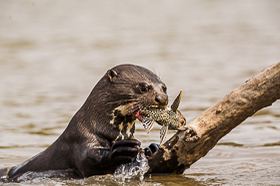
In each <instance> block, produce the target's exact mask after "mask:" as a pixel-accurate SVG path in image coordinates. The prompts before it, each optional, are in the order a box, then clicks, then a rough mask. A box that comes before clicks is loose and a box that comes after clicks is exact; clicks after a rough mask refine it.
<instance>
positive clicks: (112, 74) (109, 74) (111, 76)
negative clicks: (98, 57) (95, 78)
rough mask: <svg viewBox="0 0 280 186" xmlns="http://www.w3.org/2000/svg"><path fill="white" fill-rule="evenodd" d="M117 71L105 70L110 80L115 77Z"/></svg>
mask: <svg viewBox="0 0 280 186" xmlns="http://www.w3.org/2000/svg"><path fill="white" fill-rule="evenodd" d="M117 75H118V73H117V72H116V71H114V70H112V69H111V70H108V71H107V76H108V77H109V80H110V81H113V80H114V79H115V78H116V77H117Z"/></svg>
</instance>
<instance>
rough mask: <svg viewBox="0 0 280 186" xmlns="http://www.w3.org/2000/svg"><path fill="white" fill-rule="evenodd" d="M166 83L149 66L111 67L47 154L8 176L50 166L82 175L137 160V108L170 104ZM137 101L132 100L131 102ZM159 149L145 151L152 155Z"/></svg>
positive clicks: (153, 146)
mask: <svg viewBox="0 0 280 186" xmlns="http://www.w3.org/2000/svg"><path fill="white" fill-rule="evenodd" d="M166 89H167V88H166V85H165V84H164V83H163V82H162V81H161V80H160V78H159V77H158V76H157V75H155V74H154V73H153V72H151V71H150V70H148V69H146V68H144V67H141V66H136V65H131V64H123V65H119V66H116V67H114V68H112V69H110V70H108V71H107V73H106V74H105V75H104V76H103V77H102V78H101V79H100V80H99V82H98V83H97V84H96V86H95V87H94V88H93V90H92V91H91V93H90V95H89V96H88V98H87V99H86V101H85V103H84V104H83V105H82V107H81V108H80V109H79V110H78V111H77V112H76V114H75V115H74V116H73V117H72V119H71V120H70V122H69V124H68V126H67V127H66V129H65V130H64V132H63V133H62V134H61V135H60V136H59V137H58V139H57V140H56V141H55V142H54V143H53V144H51V145H50V146H49V147H48V148H47V149H45V150H44V151H43V152H41V153H39V154H37V155H35V156H34V157H32V158H30V159H28V160H26V161H25V162H23V163H22V164H20V165H18V166H14V167H12V168H11V169H10V170H9V171H7V179H8V180H9V181H16V180H17V178H18V177H19V176H21V175H22V174H24V173H26V172H28V171H32V172H43V171H48V170H68V169H69V170H73V172H75V174H76V175H77V176H79V177H89V176H92V175H101V174H111V173H113V172H114V171H115V169H116V168H117V167H118V166H120V165H121V164H124V163H129V162H131V161H133V160H134V159H135V158H136V156H137V154H138V152H139V151H140V150H141V148H140V145H141V143H140V141H138V140H137V139H135V138H134V136H133V133H134V131H135V120H136V119H137V117H136V115H137V114H138V115H139V111H137V109H135V108H131V110H127V109H124V108H126V107H125V105H127V104H131V103H132V102H133V103H137V104H138V105H141V107H148V106H151V105H152V106H153V107H158V108H161V107H165V106H166V105H167V104H168V96H167V93H166ZM131 105H133V104H131ZM157 149H158V145H157V144H154V143H153V144H151V145H150V146H149V147H148V148H146V149H145V152H146V154H147V156H151V154H153V153H154V152H155V151H156V150H157Z"/></svg>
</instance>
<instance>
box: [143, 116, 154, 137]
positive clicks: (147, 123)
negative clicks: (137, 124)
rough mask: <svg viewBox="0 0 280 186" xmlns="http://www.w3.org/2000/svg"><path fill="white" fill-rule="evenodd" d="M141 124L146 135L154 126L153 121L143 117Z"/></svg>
mask: <svg viewBox="0 0 280 186" xmlns="http://www.w3.org/2000/svg"><path fill="white" fill-rule="evenodd" d="M142 123H143V126H144V129H145V130H147V133H149V132H150V131H151V130H152V128H153V127H154V125H155V121H154V120H153V119H151V118H148V117H145V118H144V119H143V122H142Z"/></svg>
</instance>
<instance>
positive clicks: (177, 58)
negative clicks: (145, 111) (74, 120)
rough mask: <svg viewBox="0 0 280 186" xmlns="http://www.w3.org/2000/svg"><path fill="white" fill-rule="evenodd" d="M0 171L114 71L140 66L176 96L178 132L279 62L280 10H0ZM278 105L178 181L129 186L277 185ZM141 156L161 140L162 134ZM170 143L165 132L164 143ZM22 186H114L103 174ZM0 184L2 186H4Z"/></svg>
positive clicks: (129, 4) (225, 6) (269, 3)
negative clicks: (123, 65)
mask: <svg viewBox="0 0 280 186" xmlns="http://www.w3.org/2000/svg"><path fill="white" fill-rule="evenodd" d="M0 10H1V11H0V110H1V112H0V167H8V166H13V165H16V164H19V163H21V162H23V161H24V160H26V159H28V158H29V157H31V156H33V155H35V154H37V153H38V152H40V151H42V150H44V149H45V148H46V147H47V146H48V145H50V144H51V143H52V142H53V141H54V140H55V139H56V138H57V137H58V136H59V135H60V134H61V133H62V131H63V130H64V129H65V127H66V125H67V123H68V122H69V120H70V119H71V117H72V116H73V115H74V113H75V112H76V111H77V110H78V109H79V107H80V106H81V105H82V104H83V102H84V101H85V99H86V97H87V96H88V94H89V93H90V91H91V89H92V88H93V86H94V85H95V84H96V82H97V81H98V80H99V79H100V78H101V77H102V76H103V74H104V73H105V72H106V71H107V70H108V69H109V68H111V67H113V66H115V65H117V64H121V63H134V64H138V65H141V66H145V67H147V68H149V69H151V70H152V71H154V72H155V73H156V74H158V75H159V76H160V77H161V79H162V80H163V81H164V82H165V83H166V85H167V87H168V94H169V100H174V98H175V97H176V96H177V94H178V92H179V91H180V90H182V91H183V95H182V100H181V103H180V108H179V109H180V110H181V111H182V112H183V114H184V115H185V116H186V119H187V121H190V120H191V119H193V118H195V117H196V116H198V115H199V114H201V113H202V112H203V111H204V110H205V109H207V108H208V107H209V106H211V105H213V104H215V103H216V102H217V101H219V100H221V99H222V98H223V97H224V96H225V95H226V94H228V93H229V92H230V91H232V90H233V89H235V88H236V87H238V86H240V85H242V84H243V83H244V82H245V81H246V80H247V79H249V78H251V77H252V76H254V75H256V74H258V73H259V72H261V71H262V70H263V69H264V68H267V67H268V66H270V65H271V64H273V63H275V62H278V61H279V59H280V53H279V51H280V34H279V30H280V22H279V20H280V11H279V10H280V2H279V1H277V0H242V1H241V0H237V1H228V0H215V1H203V0H199V1H183V0H178V1H167V0H166V1H165V0H163V1H158V0H155V1H146V0H144V1H128V0H121V1H118V2H117V1H83V2H80V1H72V0H70V1H69V0H67V1H66V0H62V1H59V2H57V1H53V0H48V1H46V0H43V1H31V0H22V1H14V0H10V1H5V0H0ZM279 123H280V104H279V101H277V102H275V103H274V104H273V105H272V106H271V107H269V108H266V109H263V110H262V111H260V112H258V113H257V114H256V115H254V116H253V117H251V118H248V119H247V120H246V121H245V122H244V123H243V124H242V125H240V126H238V127H237V128H235V129H234V130H233V131H232V132H231V133H230V134H228V135H227V136H225V137H224V138H222V139H221V141H220V142H219V145H217V146H216V147H215V148H214V149H212V150H211V151H210V152H209V153H208V154H207V155H206V156H205V157H204V158H202V159H200V160H199V161H198V162H196V163H195V164H193V165H192V166H191V168H190V169H188V170H186V171H185V172H184V174H183V175H179V176H174V175H164V176H162V175H153V176H152V177H151V178H150V177H149V176H147V177H145V178H144V179H143V181H140V180H133V182H134V183H135V184H136V185H179V184H180V185H182V184H183V185H279V184H280V172H279V170H280V125H279ZM136 129H137V130H136V134H135V136H136V138H137V139H139V140H140V141H141V142H142V147H146V146H148V145H149V144H150V143H152V142H158V141H159V129H160V126H158V125H155V127H154V128H153V130H152V131H151V132H150V133H149V134H146V131H145V130H144V129H143V126H141V125H140V123H137V124H136ZM172 135H173V133H172V131H169V132H168V136H167V139H168V138H170V137H171V136H172ZM23 184H26V185H29V184H32V185H42V184H43V185H64V184H71V185H90V184H97V185H116V184H129V183H122V182H117V181H115V180H114V179H113V178H112V175H105V176H93V177H90V178H87V179H81V180H76V179H70V180H69V179H63V178H44V179H43V178H42V179H41V178H40V179H37V180H36V179H35V180H33V181H28V182H26V183H23ZM0 185H1V184H0ZM4 185H6V184H4ZM7 185H9V184H7Z"/></svg>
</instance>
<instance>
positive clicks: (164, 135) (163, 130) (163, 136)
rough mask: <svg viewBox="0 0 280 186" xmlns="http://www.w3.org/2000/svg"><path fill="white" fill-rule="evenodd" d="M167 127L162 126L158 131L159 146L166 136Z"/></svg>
mask: <svg viewBox="0 0 280 186" xmlns="http://www.w3.org/2000/svg"><path fill="white" fill-rule="evenodd" d="M167 131H168V126H167V125H163V126H162V127H161V129H160V133H159V137H160V145H162V143H163V142H164V140H165V138H166V136H167Z"/></svg>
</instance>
